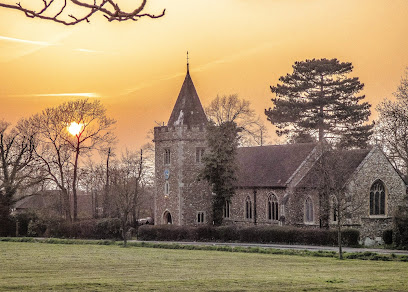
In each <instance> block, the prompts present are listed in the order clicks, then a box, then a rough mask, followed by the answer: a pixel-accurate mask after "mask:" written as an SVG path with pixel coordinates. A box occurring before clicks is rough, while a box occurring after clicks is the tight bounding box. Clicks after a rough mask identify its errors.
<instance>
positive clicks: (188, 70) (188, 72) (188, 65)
mask: <svg viewBox="0 0 408 292" xmlns="http://www.w3.org/2000/svg"><path fill="white" fill-rule="evenodd" d="M187 74H190V64H189V63H188V51H187Z"/></svg>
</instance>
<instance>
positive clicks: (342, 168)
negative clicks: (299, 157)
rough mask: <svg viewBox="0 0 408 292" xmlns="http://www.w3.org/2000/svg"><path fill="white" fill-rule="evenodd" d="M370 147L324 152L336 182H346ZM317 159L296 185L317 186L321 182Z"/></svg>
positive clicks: (304, 186) (320, 168) (303, 186)
mask: <svg viewBox="0 0 408 292" xmlns="http://www.w3.org/2000/svg"><path fill="white" fill-rule="evenodd" d="M369 152H370V149H352V150H332V151H329V152H326V157H325V159H326V161H327V163H328V164H329V167H330V170H331V172H330V173H331V175H333V176H334V177H335V178H336V181H337V182H336V183H339V184H344V183H346V182H347V181H348V180H349V179H350V177H351V175H352V174H353V173H354V171H355V170H356V169H357V167H358V166H359V165H360V164H361V162H362V161H363V160H364V158H366V156H367V155H368V153H369ZM321 159H322V158H321V157H320V158H319V160H318V161H317V162H316V163H315V164H314V165H313V167H312V168H311V170H310V171H309V172H308V173H307V174H306V175H305V176H304V178H303V179H302V180H301V181H300V183H299V184H298V185H297V187H301V188H309V187H313V188H315V187H317V185H318V183H319V181H320V182H322V180H321V179H320V178H321V171H322V166H321V165H322V164H320V163H319V161H321Z"/></svg>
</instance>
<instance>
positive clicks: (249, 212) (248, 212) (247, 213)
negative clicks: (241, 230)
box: [245, 196, 252, 219]
mask: <svg viewBox="0 0 408 292" xmlns="http://www.w3.org/2000/svg"><path fill="white" fill-rule="evenodd" d="M245 218H246V219H252V201H251V198H250V197H249V196H248V197H247V198H246V200H245Z"/></svg>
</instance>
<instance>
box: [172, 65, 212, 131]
mask: <svg viewBox="0 0 408 292" xmlns="http://www.w3.org/2000/svg"><path fill="white" fill-rule="evenodd" d="M206 123H207V117H206V115H205V113H204V109H203V106H202V105H201V102H200V98H199V97H198V94H197V91H196V89H195V87H194V84H193V80H191V76H190V72H189V71H188V70H187V75H186V78H185V79H184V82H183V85H182V86H181V90H180V93H179V95H178V98H177V101H176V104H175V105H174V108H173V111H172V113H171V116H170V119H169V122H168V123H167V125H168V126H169V127H171V126H177V125H187V126H188V127H192V126H202V125H205V124H206Z"/></svg>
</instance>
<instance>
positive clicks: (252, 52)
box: [121, 42, 280, 95]
mask: <svg viewBox="0 0 408 292" xmlns="http://www.w3.org/2000/svg"><path fill="white" fill-rule="evenodd" d="M279 44H280V43H278V42H266V43H263V44H261V45H259V46H256V47H252V48H249V49H246V50H242V51H239V52H237V53H235V54H231V55H229V56H226V57H223V58H220V59H217V60H213V61H211V62H208V63H206V64H203V65H201V66H198V67H196V68H193V69H192V70H190V71H191V72H202V71H206V70H208V69H211V68H212V67H214V66H217V65H219V64H224V63H231V62H234V61H236V60H240V59H243V58H245V57H247V56H251V55H255V54H258V53H259V52H261V51H264V50H269V49H270V48H272V47H274V46H277V45H279ZM185 74H186V73H185V72H178V73H175V74H171V75H166V76H163V77H161V78H157V79H155V80H152V81H150V82H144V83H141V84H139V85H137V86H134V87H132V88H129V89H126V90H124V91H123V93H122V94H121V95H127V94H131V93H133V92H135V91H138V90H140V89H143V88H146V87H150V86H153V85H155V84H156V83H158V82H160V81H165V80H170V79H173V78H177V77H180V76H184V75H185Z"/></svg>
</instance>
